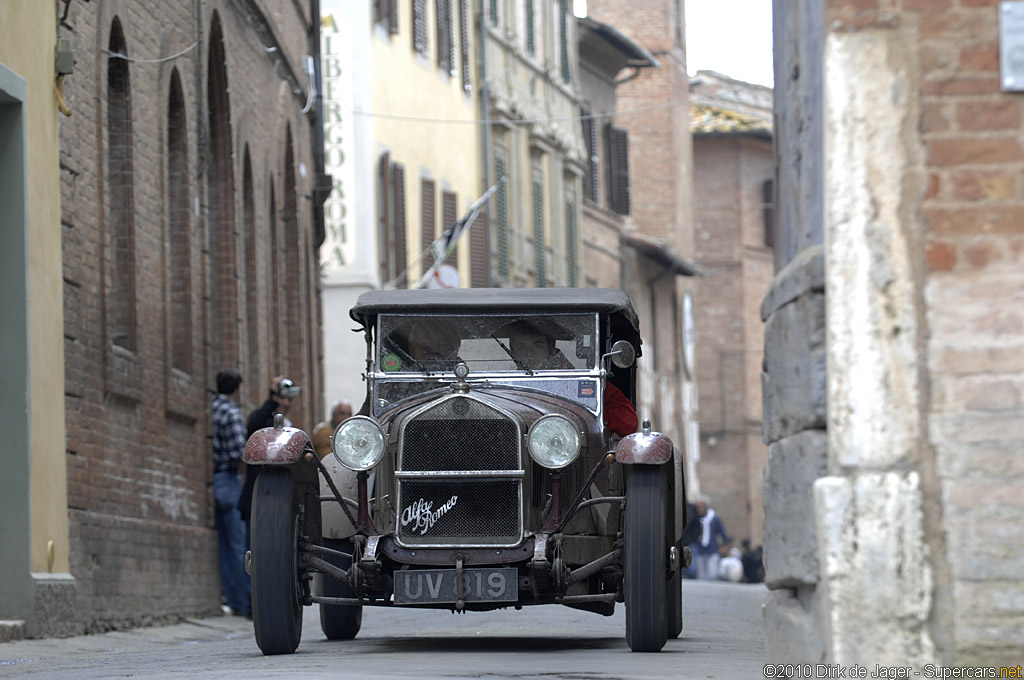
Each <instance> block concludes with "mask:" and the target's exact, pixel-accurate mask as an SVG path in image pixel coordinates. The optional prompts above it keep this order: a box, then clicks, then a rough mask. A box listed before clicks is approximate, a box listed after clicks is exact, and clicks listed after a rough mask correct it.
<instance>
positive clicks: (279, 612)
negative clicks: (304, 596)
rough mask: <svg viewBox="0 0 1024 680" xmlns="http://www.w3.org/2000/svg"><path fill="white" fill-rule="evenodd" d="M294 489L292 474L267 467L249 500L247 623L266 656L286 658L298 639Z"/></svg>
mask: <svg viewBox="0 0 1024 680" xmlns="http://www.w3.org/2000/svg"><path fill="white" fill-rule="evenodd" d="M298 538H299V505H298V488H297V486H296V483H295V478H294V477H292V474H291V472H289V471H288V470H283V469H281V468H267V469H265V470H263V471H261V472H260V476H259V477H258V478H257V479H256V488H255V490H254V491H253V501H252V539H251V540H252V554H251V570H252V619H253V627H254V629H255V632H256V644H257V645H259V648H260V650H261V651H262V652H263V653H264V654H266V655H271V654H291V653H292V652H294V651H295V649H296V648H297V647H298V646H299V638H301V636H302V602H301V600H300V599H299V593H300V592H301V589H300V587H299V570H298V549H299V543H298Z"/></svg>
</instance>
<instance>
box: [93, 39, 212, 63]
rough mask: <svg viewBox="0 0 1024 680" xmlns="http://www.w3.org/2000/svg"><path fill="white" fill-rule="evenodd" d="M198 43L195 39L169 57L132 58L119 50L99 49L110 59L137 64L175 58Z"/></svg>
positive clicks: (192, 48)
mask: <svg viewBox="0 0 1024 680" xmlns="http://www.w3.org/2000/svg"><path fill="white" fill-rule="evenodd" d="M198 44H199V41H198V40H197V41H196V42H194V43H192V44H191V45H189V46H188V47H186V48H185V49H183V50H182V51H181V52H178V53H177V54H172V55H171V56H169V57H164V58H163V59H134V58H132V57H129V56H128V55H125V54H121V53H120V52H111V51H110V50H108V49H107V48H105V47H101V48H100V49H101V50H102V51H104V52H106V53H107V54H109V55H110V57H111V58H112V59H124V60H125V61H134V62H136V63H139V64H160V63H163V62H165V61H170V60H171V59H177V58H178V57H180V56H181V55H183V54H185V53H186V52H189V51H191V50H194V49H195V48H196V46H197V45H198Z"/></svg>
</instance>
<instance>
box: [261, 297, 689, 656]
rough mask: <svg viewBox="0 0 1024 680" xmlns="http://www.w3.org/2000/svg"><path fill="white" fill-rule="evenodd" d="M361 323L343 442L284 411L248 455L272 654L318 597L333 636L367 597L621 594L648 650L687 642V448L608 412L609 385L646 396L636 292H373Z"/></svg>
mask: <svg viewBox="0 0 1024 680" xmlns="http://www.w3.org/2000/svg"><path fill="white" fill-rule="evenodd" d="M351 316H352V318H353V319H354V320H355V321H356V322H357V323H358V324H360V325H361V326H362V329H363V332H364V334H365V339H366V346H367V355H366V374H365V380H366V383H367V398H366V403H365V404H364V406H363V409H362V411H361V413H360V414H359V415H356V416H353V417H352V418H349V419H348V420H345V421H344V422H342V423H341V424H340V425H339V426H338V428H337V430H336V431H335V434H334V437H333V439H332V449H333V451H332V452H331V453H330V454H328V455H327V456H326V457H325V458H324V459H323V460H321V459H320V458H319V457H318V456H317V455H316V454H315V453H314V451H313V448H312V446H311V445H310V440H309V437H308V436H307V435H306V433H305V432H303V431H301V430H298V429H294V428H287V427H283V426H282V424H281V423H280V421H279V422H278V423H277V424H275V426H274V427H271V428H266V429H264V430H260V431H258V432H256V433H254V434H253V436H252V437H251V438H250V439H249V442H248V444H247V446H246V449H245V462H246V463H248V464H250V465H258V466H262V467H261V468H260V472H259V477H258V479H257V482H256V487H255V493H254V499H253V509H252V542H251V548H252V549H251V551H250V553H249V555H248V556H247V559H246V567H247V569H248V570H249V572H250V573H251V575H252V601H253V619H254V626H255V633H256V641H257V644H258V645H259V648H260V649H261V650H262V651H263V653H264V654H282V653H285V654H287V653H291V652H294V651H295V649H296V648H297V646H298V644H299V638H300V634H301V623H302V608H303V605H311V604H313V603H319V604H320V608H321V611H320V614H321V624H322V628H323V630H324V633H325V634H326V635H327V637H328V638H330V639H351V638H353V637H355V635H356V634H357V633H358V631H359V627H360V624H361V619H362V611H363V607H367V606H384V607H419V608H433V609H446V610H452V611H458V612H464V611H485V610H493V609H501V608H506V607H515V608H517V609H518V608H520V607H524V606H530V605H542V604H560V605H565V606H568V607H575V608H578V609H584V610H588V611H592V612H596V613H599V614H603V615H606V616H608V615H611V614H612V613H613V611H614V609H615V604H616V603H617V602H622V603H624V604H625V608H626V609H625V619H626V640H627V643H628V644H629V647H630V648H631V649H632V650H633V651H658V650H660V649H661V648H662V647H663V646H664V644H665V641H666V639H667V638H675V637H677V636H678V635H679V633H680V630H681V628H682V599H681V569H680V567H683V566H686V565H688V564H689V558H690V556H689V550H688V549H687V548H685V547H684V546H682V545H681V544H680V537H681V533H682V530H683V520H682V518H683V508H684V507H685V498H684V497H683V496H684V484H683V478H682V470H683V466H682V461H681V454H680V451H679V450H678V449H677V448H676V447H674V446H673V444H672V442H671V441H670V440H669V438H668V437H666V436H665V435H662V434H659V433H657V432H652V431H651V426H650V424H649V422H644V423H643V425H642V426H641V427H640V428H639V431H638V432H636V433H633V434H629V432H625V433H621V434H624V435H625V436H622V437H621V439H620V438H619V435H616V434H613V433H612V432H611V431H610V430H609V429H606V428H605V426H604V424H603V421H604V416H605V411H606V410H607V409H608V408H609V404H610V403H611V399H612V396H610V394H612V393H614V396H615V398H617V399H623V398H625V399H628V400H630V402H632V403H635V400H636V373H637V368H636V358H637V356H638V355H639V351H640V333H639V330H638V328H637V314H636V311H635V310H634V308H633V305H632V303H631V301H630V299H629V298H628V296H627V295H626V294H625V293H623V292H621V291H618V290H612V289H474V290H468V289H462V290H459V289H455V290H401V291H371V292H367V293H364V294H363V295H361V296H360V297H359V299H358V301H357V303H356V305H355V307H354V308H353V309H352V310H351ZM616 388H617V390H616ZM620 403H621V402H620ZM627 406H628V407H629V410H630V411H632V406H631V405H630V404H627ZM633 422H635V420H634V421H633ZM630 431H632V430H630Z"/></svg>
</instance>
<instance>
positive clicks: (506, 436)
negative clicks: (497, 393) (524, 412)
mask: <svg viewBox="0 0 1024 680" xmlns="http://www.w3.org/2000/svg"><path fill="white" fill-rule="evenodd" d="M519 438H520V434H519V427H518V425H517V424H516V422H515V421H514V420H512V419H511V417H509V416H508V415H506V414H504V413H502V412H501V411H498V410H496V409H494V408H492V407H490V406H488V405H486V404H484V403H482V402H480V401H477V400H476V399H471V398H467V397H463V396H453V397H449V398H447V399H445V400H444V401H442V402H441V403H440V404H437V405H434V406H432V407H430V408H428V409H426V410H424V411H423V412H421V413H419V414H416V415H414V416H413V417H412V418H410V419H409V420H408V421H407V422H406V423H405V425H404V427H403V431H402V434H401V455H400V457H399V469H398V502H399V514H398V522H397V524H398V526H397V532H396V534H397V540H398V543H399V544H401V545H405V546H410V547H412V546H439V547H440V546H509V545H516V544H518V543H519V541H520V540H521V539H522V475H523V472H522V466H521V464H520V453H519ZM467 472H474V473H475V474H472V475H466V474H465V473H467ZM403 473H404V474H403ZM409 473H412V474H409Z"/></svg>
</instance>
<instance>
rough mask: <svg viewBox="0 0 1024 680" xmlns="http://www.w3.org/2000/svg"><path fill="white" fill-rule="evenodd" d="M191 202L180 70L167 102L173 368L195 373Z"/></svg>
mask: <svg viewBox="0 0 1024 680" xmlns="http://www.w3.org/2000/svg"><path fill="white" fill-rule="evenodd" d="M190 215H191V201H190V199H189V185H188V127H187V121H186V118H185V98H184V95H183V94H182V90H181V77H180V76H179V75H178V69H174V70H173V71H172V72H171V89H170V94H169V96H168V99H167V237H168V247H169V249H170V262H169V265H170V276H169V277H168V280H169V281H170V300H169V303H168V307H169V310H168V311H169V317H170V318H169V321H170V348H171V352H170V354H171V366H173V367H174V368H177V369H179V370H181V371H185V372H191V370H192V255H191V248H190V247H189V243H190V239H191V236H190V235H191V229H190Z"/></svg>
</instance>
